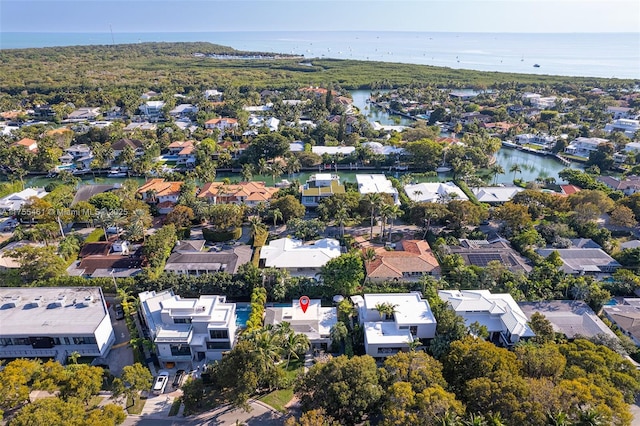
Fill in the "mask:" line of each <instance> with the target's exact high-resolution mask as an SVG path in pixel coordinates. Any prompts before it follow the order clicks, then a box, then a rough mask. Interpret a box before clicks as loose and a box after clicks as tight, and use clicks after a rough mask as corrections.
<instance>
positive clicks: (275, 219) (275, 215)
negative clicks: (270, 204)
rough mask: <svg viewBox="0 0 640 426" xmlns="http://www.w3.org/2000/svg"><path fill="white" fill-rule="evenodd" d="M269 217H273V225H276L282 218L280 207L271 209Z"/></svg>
mask: <svg viewBox="0 0 640 426" xmlns="http://www.w3.org/2000/svg"><path fill="white" fill-rule="evenodd" d="M271 217H272V218H273V227H274V228H275V227H276V226H278V221H279V220H282V212H281V211H280V209H273V210H271Z"/></svg>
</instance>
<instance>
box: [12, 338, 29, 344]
mask: <svg viewBox="0 0 640 426" xmlns="http://www.w3.org/2000/svg"><path fill="white" fill-rule="evenodd" d="M13 344H14V345H30V344H31V341H29V339H27V338H24V337H18V338H16V339H13Z"/></svg>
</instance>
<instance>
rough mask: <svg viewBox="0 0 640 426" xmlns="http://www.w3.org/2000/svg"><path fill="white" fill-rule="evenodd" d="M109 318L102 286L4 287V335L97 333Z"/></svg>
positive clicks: (0, 321)
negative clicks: (106, 318) (107, 317)
mask: <svg viewBox="0 0 640 426" xmlns="http://www.w3.org/2000/svg"><path fill="white" fill-rule="evenodd" d="M107 315H109V313H108V311H107V306H106V304H105V301H104V297H103V295H102V290H101V289H100V288H99V287H35V288H34V287H30V288H25V287H2V288H0V335H2V336H34V335H35V336H38V335H63V334H64V335H68V336H73V335H87V334H93V333H94V332H95V330H96V329H97V328H98V326H99V325H100V323H101V322H102V321H103V320H104V318H105V316H107Z"/></svg>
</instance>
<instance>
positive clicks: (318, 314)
mask: <svg viewBox="0 0 640 426" xmlns="http://www.w3.org/2000/svg"><path fill="white" fill-rule="evenodd" d="M320 302H321V300H320V299H311V300H309V304H308V306H307V310H306V311H303V310H302V308H301V307H300V302H299V300H298V299H295V300H293V301H292V302H291V306H284V307H276V306H273V307H268V308H266V309H265V314H264V325H265V326H266V325H272V326H276V325H278V324H282V323H283V322H286V323H288V324H289V325H290V326H291V329H292V330H293V331H294V332H295V333H297V334H304V335H305V336H307V338H308V339H309V343H311V348H312V349H314V350H320V351H327V350H328V349H329V346H330V345H331V327H333V326H334V325H336V324H337V323H338V312H337V309H336V308H335V307H333V306H332V307H322V305H321V303H320Z"/></svg>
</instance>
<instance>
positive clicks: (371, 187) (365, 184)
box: [356, 175, 400, 205]
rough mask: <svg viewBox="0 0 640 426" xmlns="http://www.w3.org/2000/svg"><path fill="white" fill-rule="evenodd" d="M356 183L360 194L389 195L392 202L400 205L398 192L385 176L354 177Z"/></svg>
mask: <svg viewBox="0 0 640 426" xmlns="http://www.w3.org/2000/svg"><path fill="white" fill-rule="evenodd" d="M356 182H357V183H358V192H360V194H362V195H367V194H372V193H378V194H389V195H391V197H392V198H393V202H394V203H396V204H397V205H400V201H399V199H398V191H397V190H396V189H395V188H394V187H393V184H392V183H391V181H390V180H389V179H387V177H386V176H385V175H356Z"/></svg>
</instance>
